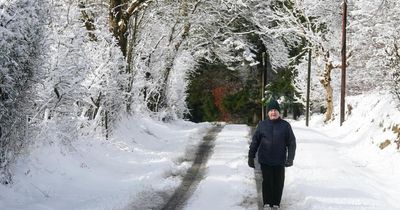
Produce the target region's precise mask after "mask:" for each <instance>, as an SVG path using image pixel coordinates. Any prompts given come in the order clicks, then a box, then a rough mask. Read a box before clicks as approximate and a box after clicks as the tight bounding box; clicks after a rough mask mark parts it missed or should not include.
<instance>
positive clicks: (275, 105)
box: [267, 99, 281, 113]
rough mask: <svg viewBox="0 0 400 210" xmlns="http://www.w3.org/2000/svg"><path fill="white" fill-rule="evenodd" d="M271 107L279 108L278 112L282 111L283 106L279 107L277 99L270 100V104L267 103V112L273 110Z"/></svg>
mask: <svg viewBox="0 0 400 210" xmlns="http://www.w3.org/2000/svg"><path fill="white" fill-rule="evenodd" d="M271 109H276V110H278V112H280V111H281V108H280V107H279V103H278V102H277V101H276V100H273V99H272V100H270V101H269V103H268V105H267V113H268V112H269V111H270V110H271Z"/></svg>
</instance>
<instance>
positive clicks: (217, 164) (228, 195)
mask: <svg viewBox="0 0 400 210" xmlns="http://www.w3.org/2000/svg"><path fill="white" fill-rule="evenodd" d="M249 131H250V128H249V127H248V126H246V125H226V126H225V127H224V129H223V130H222V131H221V132H220V133H219V135H218V136H217V139H216V142H215V147H214V153H213V154H212V156H211V158H210V159H209V160H208V162H207V166H206V167H207V172H206V175H205V178H204V179H203V180H202V181H201V182H200V184H199V185H198V188H197V190H196V191H195V192H194V194H193V196H192V197H191V198H190V199H189V201H188V204H187V206H186V207H185V209H186V210H197V209H198V210H204V209H208V210H214V209H215V210H224V209H231V210H235V209H237V210H240V209H255V207H256V203H255V202H256V201H255V197H256V186H255V181H254V174H253V170H251V169H250V168H249V167H248V166H247V161H246V160H247V151H248V139H249ZM251 197H252V198H254V199H249V198H251Z"/></svg>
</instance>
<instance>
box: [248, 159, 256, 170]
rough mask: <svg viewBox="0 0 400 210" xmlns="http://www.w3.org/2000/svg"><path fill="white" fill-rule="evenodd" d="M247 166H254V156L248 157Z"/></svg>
mask: <svg viewBox="0 0 400 210" xmlns="http://www.w3.org/2000/svg"><path fill="white" fill-rule="evenodd" d="M249 167H250V168H255V166H254V158H251V157H249Z"/></svg>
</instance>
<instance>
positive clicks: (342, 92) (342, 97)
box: [340, 0, 347, 126]
mask: <svg viewBox="0 0 400 210" xmlns="http://www.w3.org/2000/svg"><path fill="white" fill-rule="evenodd" d="M346 26H347V0H343V23H342V82H341V83H342V85H341V90H340V126H342V124H343V122H344V109H345V107H344V106H345V95H346Z"/></svg>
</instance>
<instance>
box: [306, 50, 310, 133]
mask: <svg viewBox="0 0 400 210" xmlns="http://www.w3.org/2000/svg"><path fill="white" fill-rule="evenodd" d="M310 80H311V48H310V49H308V72H307V102H306V126H307V127H308V121H309V118H310V117H309V116H310V83H311V82H310Z"/></svg>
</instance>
